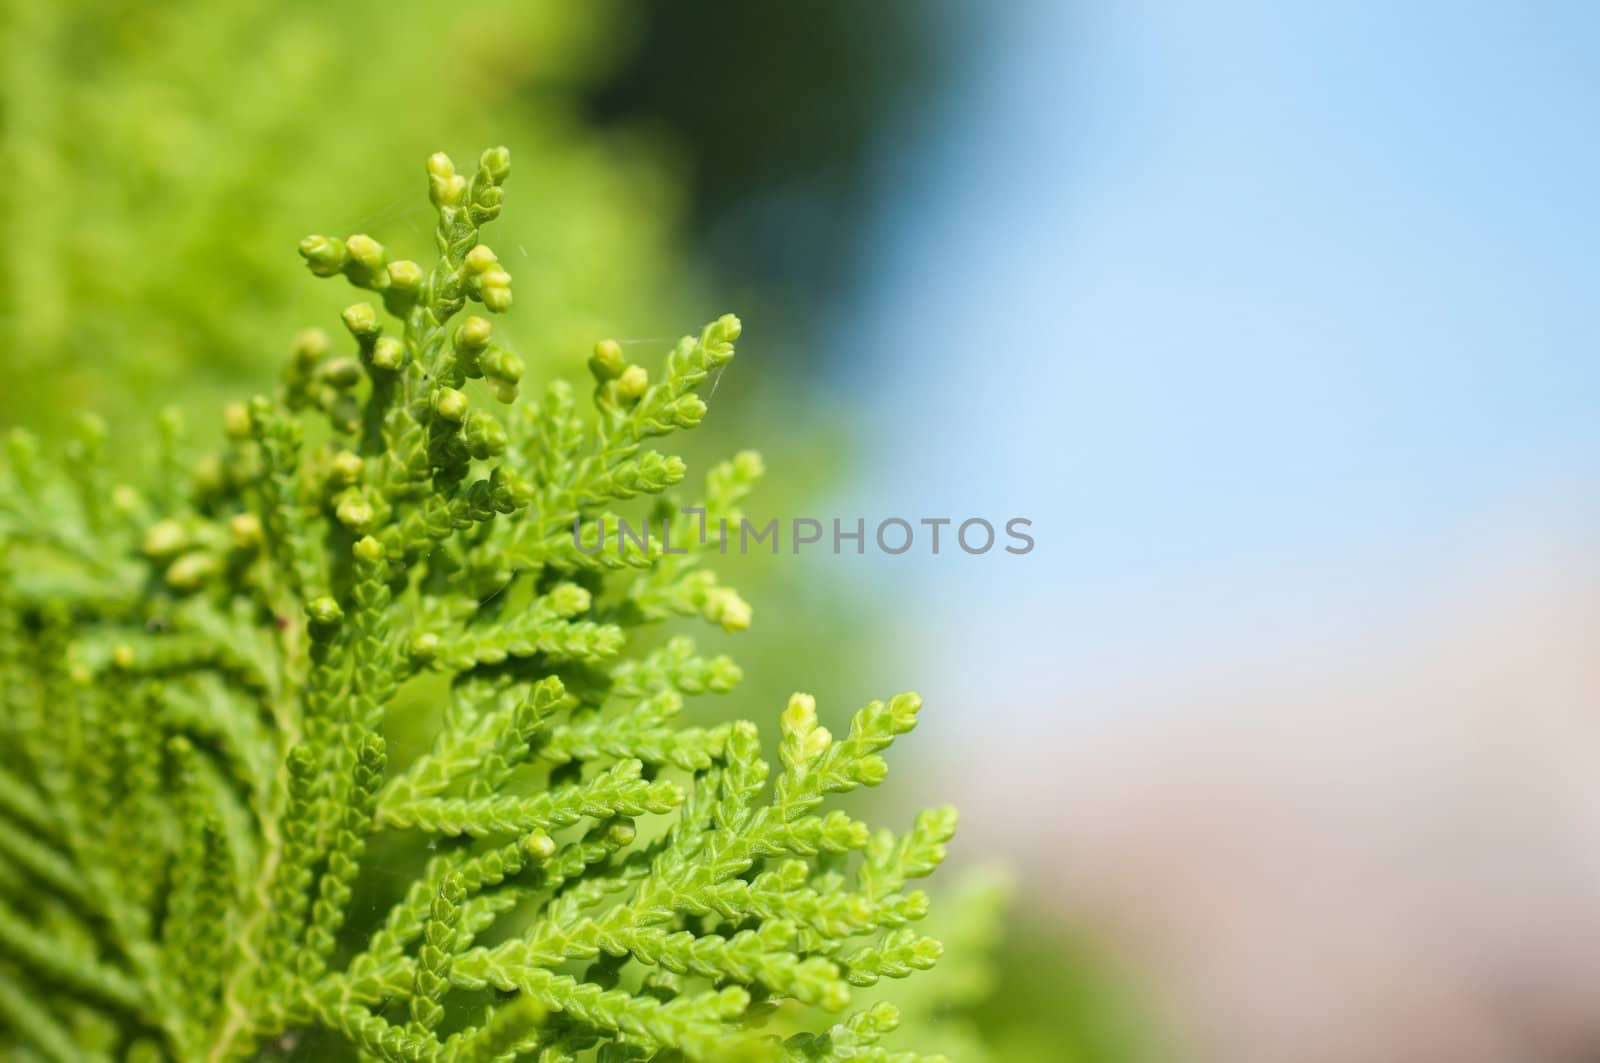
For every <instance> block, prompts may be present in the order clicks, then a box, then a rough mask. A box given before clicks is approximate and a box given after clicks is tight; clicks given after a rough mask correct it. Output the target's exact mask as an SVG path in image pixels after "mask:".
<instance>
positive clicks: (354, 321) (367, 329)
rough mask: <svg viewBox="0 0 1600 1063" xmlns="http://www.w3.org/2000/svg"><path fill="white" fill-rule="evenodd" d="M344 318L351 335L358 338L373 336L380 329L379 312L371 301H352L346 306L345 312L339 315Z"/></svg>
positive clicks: (345, 325)
mask: <svg viewBox="0 0 1600 1063" xmlns="http://www.w3.org/2000/svg"><path fill="white" fill-rule="evenodd" d="M339 316H340V317H341V318H343V319H344V327H345V328H347V329H349V330H350V335H352V336H354V337H356V339H362V338H364V337H367V336H371V335H372V334H373V333H375V332H377V331H378V312H377V311H376V310H374V309H373V308H372V304H371V303H352V304H351V305H349V306H347V307H345V308H344V313H342V314H340V315H339Z"/></svg>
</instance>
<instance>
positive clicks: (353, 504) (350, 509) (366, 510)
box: [334, 494, 373, 532]
mask: <svg viewBox="0 0 1600 1063" xmlns="http://www.w3.org/2000/svg"><path fill="white" fill-rule="evenodd" d="M334 516H336V517H338V518H339V523H340V524H343V525H344V526H345V527H346V528H349V529H350V530H351V531H358V532H359V531H366V530H367V528H368V527H370V526H371V524H372V516H373V513H372V507H371V506H370V505H368V504H367V500H366V499H364V498H362V497H361V496H360V495H357V494H350V495H347V496H345V497H344V498H342V499H340V500H339V505H338V506H337V507H335V509H334Z"/></svg>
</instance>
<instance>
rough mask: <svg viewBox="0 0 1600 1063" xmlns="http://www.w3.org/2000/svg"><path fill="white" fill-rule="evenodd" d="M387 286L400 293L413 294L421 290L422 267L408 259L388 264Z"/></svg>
mask: <svg viewBox="0 0 1600 1063" xmlns="http://www.w3.org/2000/svg"><path fill="white" fill-rule="evenodd" d="M389 286H390V287H392V288H398V289H400V290H401V291H407V292H415V291H418V290H420V289H421V288H422V267H421V266H419V265H417V264H416V263H415V262H413V261H411V260H410V259H409V258H401V259H396V260H395V261H393V262H391V263H389Z"/></svg>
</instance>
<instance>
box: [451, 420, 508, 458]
mask: <svg viewBox="0 0 1600 1063" xmlns="http://www.w3.org/2000/svg"><path fill="white" fill-rule="evenodd" d="M462 436H463V437H464V438H465V440H466V443H467V453H469V454H471V455H472V456H473V457H474V458H477V459H478V460H479V461H487V460H488V459H490V458H496V457H499V456H500V455H501V454H504V453H505V451H506V442H507V439H506V430H505V427H504V426H503V425H501V424H500V422H499V421H497V420H495V418H494V415H493V414H488V413H484V412H482V411H481V410H473V411H471V412H470V413H468V414H467V419H466V422H465V428H464V429H463V431H462Z"/></svg>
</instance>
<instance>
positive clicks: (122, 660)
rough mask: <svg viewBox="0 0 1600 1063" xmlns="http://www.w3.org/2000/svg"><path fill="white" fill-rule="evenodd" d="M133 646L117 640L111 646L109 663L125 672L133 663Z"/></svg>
mask: <svg viewBox="0 0 1600 1063" xmlns="http://www.w3.org/2000/svg"><path fill="white" fill-rule="evenodd" d="M134 659H135V658H134V655H133V647H132V646H130V645H128V644H127V643H126V642H119V643H117V644H116V645H115V646H113V647H111V663H112V664H114V665H115V666H116V667H118V668H119V669H121V670H122V671H124V672H126V671H127V670H128V669H130V668H132V667H133V664H134Z"/></svg>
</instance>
